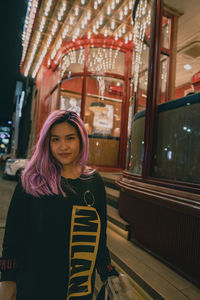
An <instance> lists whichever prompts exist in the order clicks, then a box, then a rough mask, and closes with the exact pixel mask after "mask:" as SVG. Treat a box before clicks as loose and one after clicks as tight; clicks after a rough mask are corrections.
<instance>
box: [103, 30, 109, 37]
mask: <svg viewBox="0 0 200 300" xmlns="http://www.w3.org/2000/svg"><path fill="white" fill-rule="evenodd" d="M104 36H105V37H107V36H108V30H107V29H105V31H104Z"/></svg>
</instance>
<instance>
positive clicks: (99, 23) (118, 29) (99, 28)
mask: <svg viewBox="0 0 200 300" xmlns="http://www.w3.org/2000/svg"><path fill="white" fill-rule="evenodd" d="M43 1H44V3H45V5H44V8H43V11H40V13H39V17H40V23H39V24H38V27H37V28H38V29H37V30H38V32H37V34H36V32H35V33H34V35H32V36H33V37H32V41H31V44H30V46H29V40H30V37H31V32H32V26H33V23H34V22H35V15H36V11H37V7H38V2H39V0H30V1H29V3H28V15H27V18H26V21H25V28H26V32H24V34H23V46H24V48H23V59H22V62H23V60H24V59H25V57H27V61H26V62H25V64H24V75H25V76H27V75H28V74H29V72H30V70H31V73H32V76H33V77H35V76H36V74H37V72H38V70H39V67H40V65H41V63H42V61H43V59H44V57H45V55H46V54H47V51H48V48H49V47H50V46H51V53H50V54H49V58H48V59H54V58H55V57H57V58H58V54H57V52H58V51H59V49H60V47H61V45H62V41H63V39H70V37H71V39H72V41H73V42H75V41H76V40H77V38H79V37H81V36H82V35H83V34H87V38H88V39H91V35H92V33H93V34H95V35H97V34H98V33H103V34H104V36H105V37H107V36H108V35H113V36H114V39H115V40H118V39H119V38H120V39H121V38H124V43H125V44H127V43H130V41H131V42H132V40H133V37H132V28H130V21H129V20H130V19H129V16H130V15H131V10H132V9H133V4H134V2H135V0H124V1H121V0H108V1H107V3H105V4H104V5H102V3H103V2H102V0H95V1H94V2H93V7H91V6H88V4H87V6H88V7H87V8H86V7H84V8H83V6H84V5H86V1H85V0H80V1H76V5H74V6H73V5H72V7H71V8H70V9H69V11H68V15H67V18H66V20H63V19H64V14H65V12H66V9H67V0H58V5H57V4H56V15H55V14H54V15H52V16H54V18H52V17H49V14H50V13H51V14H53V13H54V12H52V5H53V3H54V2H53V0H43ZM141 2H142V3H146V2H147V0H142V1H141ZM87 3H88V1H87ZM58 6H59V7H58ZM101 6H102V8H103V9H101ZM141 14H142V16H146V7H145V5H143V7H142V9H141ZM95 15H96V18H95ZM108 16H112V20H111V23H110V25H109V23H108ZM124 17H125V18H126V20H128V22H129V23H127V22H126V24H122V26H121V24H119V20H120V21H121V22H123V19H124ZM61 22H64V23H63V24H62V23H61ZM50 26H51V27H50ZM46 28H48V29H46ZM44 30H46V33H45V34H46V35H48V37H47V38H45V39H44V37H45V35H44ZM58 30H59V31H58ZM25 33H26V34H25ZM39 33H40V34H39ZM25 36H26V37H25ZM55 36H56V39H55ZM52 42H53V44H52ZM51 44H52V45H53V46H52V45H51ZM28 47H29V48H30V50H29V54H28V56H26V52H27V49H28ZM39 47H41V49H40V50H39V51H38V48H39ZM36 58H37V61H36ZM33 64H34V65H33ZM48 65H50V63H49V62H48Z"/></svg>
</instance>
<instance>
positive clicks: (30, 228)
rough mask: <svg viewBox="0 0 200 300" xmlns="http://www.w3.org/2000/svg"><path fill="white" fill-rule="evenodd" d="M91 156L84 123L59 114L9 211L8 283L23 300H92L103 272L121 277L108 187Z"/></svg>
mask: <svg viewBox="0 0 200 300" xmlns="http://www.w3.org/2000/svg"><path fill="white" fill-rule="evenodd" d="M87 158H88V135H87V131H86V129H85V126H84V123H83V121H82V120H81V119H80V118H79V116H78V115H77V114H76V113H75V112H72V111H66V110H58V111H54V112H53V113H51V114H50V115H49V117H48V118H47V120H46V122H45V124H44V126H43V128H42V130H41V134H40V138H39V140H38V143H37V145H36V149H35V152H34V154H33V156H32V158H31V160H30V162H29V163H28V165H27V166H26V168H25V170H24V171H23V173H22V179H21V183H19V184H18V185H17V187H16V189H15V192H14V194H13V197H12V200H11V204H10V207H9V211H8V217H7V223H6V231H5V236H4V242H3V257H2V260H1V269H2V275H1V281H3V282H2V283H1V284H2V285H4V287H5V289H7V293H9V291H8V290H10V294H11V295H10V296H12V294H13V296H14V295H15V290H16V293H17V295H16V299H17V300H36V299H37V300H55V299H56V300H66V299H67V300H68V299H74V300H78V299H80V300H91V299H92V295H93V289H94V276H95V269H96V268H97V271H98V273H99V275H100V277H101V279H102V281H103V282H105V281H106V279H107V277H108V276H111V275H116V276H117V275H118V273H117V272H116V271H115V269H114V268H113V267H112V266H111V264H110V256H109V252H108V249H107V247H106V220H107V217H106V195H105V188H104V184H103V181H102V179H101V177H100V175H99V174H98V173H97V172H96V171H95V170H92V169H90V168H89V167H87V165H86V164H87ZM15 283H16V288H15ZM8 297H9V296H7V298H6V297H5V299H3V298H1V300H9V299H11V298H8ZM14 297H15V296H14Z"/></svg>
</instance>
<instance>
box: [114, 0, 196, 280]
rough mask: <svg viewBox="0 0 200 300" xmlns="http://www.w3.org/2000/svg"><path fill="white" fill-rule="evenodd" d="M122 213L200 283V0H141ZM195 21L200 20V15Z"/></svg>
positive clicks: (134, 234)
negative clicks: (147, 14) (148, 16)
mask: <svg viewBox="0 0 200 300" xmlns="http://www.w3.org/2000/svg"><path fill="white" fill-rule="evenodd" d="M136 2H137V3H136V5H135V6H134V10H133V19H134V24H135V27H134V30H135V31H136V32H135V34H136V35H137V36H138V39H137V42H136V44H135V45H134V46H135V61H134V60H133V79H134V82H133V83H134V94H133V98H132V109H133V113H132V115H131V116H130V118H129V125H128V128H130V130H129V133H128V139H127V141H128V142H127V153H126V168H125V170H124V171H123V176H122V178H121V180H120V181H119V182H118V184H119V186H120V187H121V193H120V202H119V212H120V215H121V216H122V217H123V218H124V219H125V220H126V221H128V222H129V223H130V226H131V230H130V239H131V240H132V241H133V242H134V243H137V244H138V245H140V246H141V247H143V248H145V249H146V250H148V251H150V252H151V253H152V254H154V255H156V256H157V257H158V258H159V259H162V260H163V261H165V262H166V263H167V264H169V265H170V266H172V267H173V268H175V269H176V270H177V271H178V272H180V273H181V274H183V275H184V276H186V277H187V278H189V279H191V280H192V281H193V282H195V283H196V284H198V285H199V284H200V271H199V270H200V260H199V258H200V213H199V208H200V195H199V194H200V168H199V167H200V159H199V157H200V152H199V151H200V150H199V149H200V139H199V135H200V123H199V120H200V85H199V68H200V62H199V57H200V56H199V55H200V42H199V37H200V31H199V27H198V26H199V25H200V23H199V22H200V21H199V20H200V2H199V1H195V0H193V1H169V0H164V1H157V0H155V1H153V0H152V1H147V3H148V4H147V7H148V8H147V9H148V10H149V11H150V12H151V22H150V25H149V27H148V26H147V25H146V18H145V17H143V8H142V7H143V6H142V5H143V3H144V1H136ZM197 20H198V21H197Z"/></svg>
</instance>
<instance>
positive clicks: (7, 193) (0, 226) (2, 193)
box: [0, 164, 17, 256]
mask: <svg viewBox="0 0 200 300" xmlns="http://www.w3.org/2000/svg"><path fill="white" fill-rule="evenodd" d="M3 170H4V165H2V164H1V165H0V197H1V198H0V256H1V252H2V240H3V235H4V230H5V229H4V227H5V222H6V216H7V211H8V206H9V203H10V200H11V197H12V194H13V191H14V188H15V186H16V184H17V181H16V180H13V179H3Z"/></svg>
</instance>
